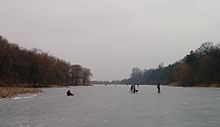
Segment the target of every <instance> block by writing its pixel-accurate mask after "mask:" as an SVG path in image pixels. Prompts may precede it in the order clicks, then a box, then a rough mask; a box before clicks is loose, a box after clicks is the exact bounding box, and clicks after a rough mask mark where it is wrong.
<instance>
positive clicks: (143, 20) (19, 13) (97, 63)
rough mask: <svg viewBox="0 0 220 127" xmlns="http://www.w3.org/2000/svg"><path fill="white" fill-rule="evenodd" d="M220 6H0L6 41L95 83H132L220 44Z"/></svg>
mask: <svg viewBox="0 0 220 127" xmlns="http://www.w3.org/2000/svg"><path fill="white" fill-rule="evenodd" d="M219 6H220V1H219V0H0V17H1V19H0V35H2V36H4V37H6V38H7V39H8V40H9V41H10V42H15V43H18V44H19V45H20V46H22V47H25V48H28V49H31V48H39V49H42V50H43V51H46V52H50V53H51V54H53V55H54V56H57V57H59V58H62V59H64V60H67V61H70V62H71V63H72V64H75V63H79V64H81V65H83V66H85V67H88V68H90V69H91V70H92V72H93V79H94V80H113V79H122V78H128V77H129V74H130V73H131V69H132V67H140V68H142V69H143V68H154V67H156V66H157V65H158V64H159V63H161V62H164V63H165V65H167V64H170V63H173V62H175V61H177V60H179V59H181V58H183V57H184V56H185V55H186V54H187V53H189V51H190V50H194V49H196V48H198V47H199V46H200V45H201V43H203V42H205V41H213V42H218V41H220V35H219V34H220V14H219V12H220V8H219Z"/></svg>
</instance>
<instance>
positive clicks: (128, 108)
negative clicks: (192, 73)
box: [0, 86, 220, 127]
mask: <svg viewBox="0 0 220 127" xmlns="http://www.w3.org/2000/svg"><path fill="white" fill-rule="evenodd" d="M68 89H70V90H71V91H72V92H73V93H74V94H75V96H72V97H67V96H66V95H65V92H66V91H67V90H68ZM129 89H130V88H129V86H117V87H115V86H89V87H83V86H80V87H69V88H50V89H43V91H44V92H42V93H39V94H37V95H28V94H26V95H20V96H18V97H14V98H7V99H2V100H0V127H220V89H218V88H181V87H179V88H177V87H168V86H162V88H161V91H162V93H161V94H157V91H156V87H154V86H140V87H139V88H138V89H139V92H138V93H137V94H132V93H129V92H128V91H129Z"/></svg>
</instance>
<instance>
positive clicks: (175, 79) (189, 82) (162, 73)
mask: <svg viewBox="0 0 220 127" xmlns="http://www.w3.org/2000/svg"><path fill="white" fill-rule="evenodd" d="M219 67H220V43H218V44H217V45H214V44H213V43H212V42H205V43H203V44H202V45H201V46H200V47H199V48H198V49H196V50H195V51H191V52H190V54H188V55H186V56H185V57H184V58H183V59H182V60H180V61H178V62H176V63H174V64H172V65H168V66H166V67H163V64H160V65H159V66H158V68H156V69H149V70H140V69H139V68H133V69H132V74H131V76H130V78H129V79H124V80H122V81H121V83H123V84H130V83H136V84H157V83H161V84H171V83H173V84H176V85H180V86H196V85H202V84H206V85H209V84H216V85H219V84H220V68H219Z"/></svg>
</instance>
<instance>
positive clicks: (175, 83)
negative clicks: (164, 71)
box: [169, 82, 220, 88]
mask: <svg viewBox="0 0 220 127" xmlns="http://www.w3.org/2000/svg"><path fill="white" fill-rule="evenodd" d="M169 86H174V87H216V88H220V84H216V83H210V84H195V85H192V86H184V85H180V84H179V83H177V82H174V83H170V84H169Z"/></svg>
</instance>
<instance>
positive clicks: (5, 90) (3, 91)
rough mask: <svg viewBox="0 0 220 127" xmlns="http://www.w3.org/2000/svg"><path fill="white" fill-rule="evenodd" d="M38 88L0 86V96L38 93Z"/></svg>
mask: <svg viewBox="0 0 220 127" xmlns="http://www.w3.org/2000/svg"><path fill="white" fill-rule="evenodd" d="M38 92H41V90H40V89H39V88H24V87H0V98H6V97H12V96H15V95H17V94H25V93H38Z"/></svg>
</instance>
